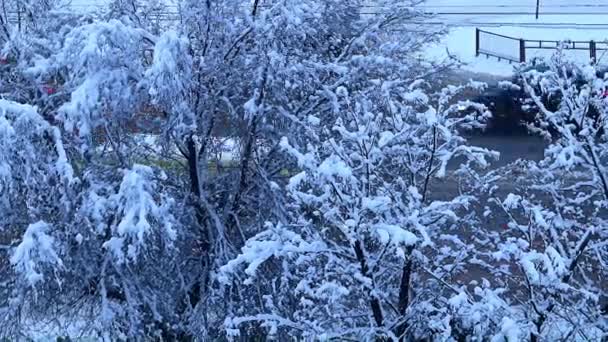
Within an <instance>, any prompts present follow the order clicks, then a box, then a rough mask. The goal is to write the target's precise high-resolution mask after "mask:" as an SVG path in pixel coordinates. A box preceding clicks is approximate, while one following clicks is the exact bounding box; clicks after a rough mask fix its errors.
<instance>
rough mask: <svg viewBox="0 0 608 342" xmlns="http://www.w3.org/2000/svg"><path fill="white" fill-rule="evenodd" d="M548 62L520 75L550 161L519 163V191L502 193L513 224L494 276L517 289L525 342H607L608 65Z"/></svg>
mask: <svg viewBox="0 0 608 342" xmlns="http://www.w3.org/2000/svg"><path fill="white" fill-rule="evenodd" d="M543 66H546V68H545V67H530V68H522V72H521V73H520V75H519V77H520V79H521V85H522V87H523V90H524V91H525V93H526V94H527V96H528V98H529V109H531V110H532V112H535V113H536V117H535V120H534V122H532V123H530V124H529V128H530V129H531V131H532V132H534V133H537V134H540V135H542V136H544V137H545V138H546V139H547V141H548V142H549V146H548V147H547V148H546V150H545V158H544V159H543V160H542V161H540V162H538V163H535V162H520V164H518V165H517V167H518V168H519V169H520V170H519V171H520V172H521V176H519V177H517V180H518V181H517V182H516V184H518V187H517V189H516V190H517V191H514V193H509V194H508V195H506V196H504V197H502V198H499V197H496V200H495V203H496V204H497V206H498V208H499V212H502V213H503V214H506V219H507V221H508V225H507V226H506V227H505V228H506V231H503V232H501V233H500V234H496V235H494V237H493V242H494V243H495V246H496V248H497V250H496V251H495V252H493V254H492V256H491V258H492V259H493V260H494V261H493V262H492V268H493V269H494V270H495V272H493V273H494V278H495V279H496V281H497V282H498V283H499V284H501V286H504V287H506V288H509V290H510V296H509V297H510V301H511V302H512V303H513V307H514V309H516V310H515V311H514V312H515V313H516V316H517V317H516V321H517V322H516V326H517V327H518V329H519V330H520V332H521V336H520V338H522V339H526V340H530V341H544V340H601V339H602V338H605V336H606V332H607V329H608V327H607V326H606V323H607V321H606V318H605V314H606V289H605V286H604V284H605V279H606V267H605V265H606V261H607V256H606V253H607V252H608V250H607V249H606V246H605V240H606V234H607V232H606V225H607V221H606V220H607V219H608V216H607V215H606V203H607V202H606V200H607V198H608V186H607V184H608V183H607V181H606V179H607V178H606V177H607V176H608V175H607V174H606V172H607V164H606V162H607V157H608V156H607V155H606V151H608V149H607V148H608V140H607V137H606V134H605V132H606V126H605V125H606V123H607V116H606V115H607V113H608V103H607V102H606V98H605V96H604V90H605V89H606V81H605V77H604V75H602V74H601V73H600V70H601V68H600V67H598V66H596V65H579V64H577V63H574V62H571V61H569V60H568V59H567V58H566V57H565V56H564V54H563V53H561V52H560V53H557V54H556V55H555V56H553V58H552V59H551V60H548V61H546V62H544V64H543ZM513 178H516V177H513ZM503 216H505V215H503ZM602 336H604V337H602Z"/></svg>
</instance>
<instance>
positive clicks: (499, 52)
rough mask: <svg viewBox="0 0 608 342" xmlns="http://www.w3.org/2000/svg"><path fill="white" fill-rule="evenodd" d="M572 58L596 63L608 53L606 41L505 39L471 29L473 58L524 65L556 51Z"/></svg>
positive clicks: (494, 34)
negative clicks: (479, 57)
mask: <svg viewBox="0 0 608 342" xmlns="http://www.w3.org/2000/svg"><path fill="white" fill-rule="evenodd" d="M560 47H561V48H562V49H563V50H564V51H566V52H567V53H568V54H570V55H573V56H575V57H576V58H580V59H583V60H584V59H586V60H593V61H597V59H598V56H600V55H602V54H603V53H605V52H606V51H608V42H596V41H593V40H589V41H559V40H539V39H523V38H515V37H509V36H505V35H502V34H497V33H493V32H489V31H484V30H480V29H476V30H475V55H476V56H480V55H483V56H487V57H494V58H498V60H505V61H508V62H509V63H512V62H513V63H525V62H526V61H527V60H529V59H530V57H547V56H549V55H551V54H553V52H554V51H556V50H557V49H559V48H560Z"/></svg>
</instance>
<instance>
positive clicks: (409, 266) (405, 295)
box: [395, 247, 413, 341]
mask: <svg viewBox="0 0 608 342" xmlns="http://www.w3.org/2000/svg"><path fill="white" fill-rule="evenodd" d="M412 250H413V248H411V247H410V248H408V259H407V260H406V261H405V264H404V265H403V269H402V271H401V284H400V285H399V304H398V306H397V310H399V314H400V315H401V319H403V318H404V317H405V313H406V311H407V308H408V307H409V305H410V281H411V279H412V271H413V262H412ZM406 330H407V323H405V322H402V323H401V324H399V325H398V326H397V331H396V333H395V334H396V335H397V337H398V338H399V341H405V337H404V336H403V335H404V334H405V331H406Z"/></svg>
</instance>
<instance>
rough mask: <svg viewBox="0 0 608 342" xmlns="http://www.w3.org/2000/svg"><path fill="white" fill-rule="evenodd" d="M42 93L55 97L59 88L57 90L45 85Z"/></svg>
mask: <svg viewBox="0 0 608 342" xmlns="http://www.w3.org/2000/svg"><path fill="white" fill-rule="evenodd" d="M42 91H44V93H45V94H47V95H53V94H55V93H56V92H57V88H55V87H53V86H51V85H43V86H42Z"/></svg>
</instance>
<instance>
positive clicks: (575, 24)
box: [425, 0, 608, 76]
mask: <svg viewBox="0 0 608 342" xmlns="http://www.w3.org/2000/svg"><path fill="white" fill-rule="evenodd" d="M535 4H536V2H535V1H533V0H493V1H482V0H429V1H428V2H427V4H426V5H425V6H426V8H427V9H429V10H430V11H433V12H435V13H439V14H438V16H437V18H436V19H435V20H434V21H435V22H441V23H444V24H446V25H448V26H449V33H448V35H447V36H446V37H445V38H444V39H443V40H442V41H441V42H440V43H439V44H434V45H432V46H429V47H428V49H427V51H425V52H426V55H427V56H432V57H434V58H438V59H441V58H445V57H446V55H447V53H448V52H449V53H450V54H452V55H454V56H457V57H458V58H459V59H460V60H462V61H463V62H465V63H467V65H466V66H465V67H464V68H465V69H467V70H470V71H474V72H482V73H489V74H494V75H501V76H507V75H510V74H511V73H512V70H513V65H510V64H509V63H508V62H505V61H504V60H503V61H498V60H497V59H496V58H486V57H485V56H482V57H475V28H480V29H482V30H486V31H490V32H493V33H498V34H503V35H507V36H510V37H514V38H523V39H541V40H577V41H589V40H595V41H598V42H602V41H606V40H607V39H608V22H607V21H606V19H605V18H606V16H607V15H608V2H600V1H591V2H590V1H587V0H568V1H567V0H552V1H551V2H550V4H547V2H546V1H544V2H543V1H541V9H540V17H539V19H538V20H536V19H535V17H534V14H533V13H534V11H535ZM448 13H451V14H448ZM471 13H477V14H471ZM479 13H482V14H479ZM524 13H525V14H524ZM485 43H486V44H487V43H489V44H490V45H493V46H492V47H493V48H497V49H499V50H500V51H503V50H508V51H512V54H517V53H518V48H519V45H518V42H517V41H511V42H509V41H508V40H500V39H496V41H494V42H488V41H486V42H485ZM551 51H552V50H542V51H541V50H527V51H526V53H527V58H528V59H530V58H532V57H537V56H547V55H548V54H550V53H551ZM607 55H608V54H607ZM588 56H589V53H588V52H586V51H576V52H575V55H573V57H574V58H576V59H577V60H580V61H581V62H584V61H587V59H588ZM598 59H599V60H600V62H601V61H602V59H603V60H607V61H608V56H605V57H604V56H603V53H602V52H601V51H598Z"/></svg>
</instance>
